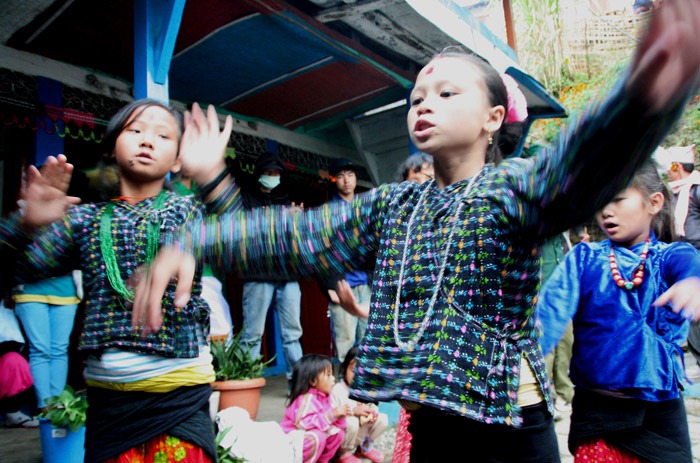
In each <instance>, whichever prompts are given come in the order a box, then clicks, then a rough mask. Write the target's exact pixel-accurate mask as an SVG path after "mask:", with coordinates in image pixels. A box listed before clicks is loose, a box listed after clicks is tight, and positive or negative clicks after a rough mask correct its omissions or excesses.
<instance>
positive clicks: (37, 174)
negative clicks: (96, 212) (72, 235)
mask: <svg viewBox="0 0 700 463" xmlns="http://www.w3.org/2000/svg"><path fill="white" fill-rule="evenodd" d="M72 175H73V165H72V164H69V163H68V160H67V159H66V157H65V156H64V155H62V154H59V155H58V157H53V156H49V157H48V158H47V159H46V162H45V163H44V165H43V166H42V167H41V170H39V169H37V168H36V167H34V166H29V168H28V169H27V184H26V186H25V187H24V188H23V189H22V191H21V192H20V199H21V200H22V201H23V203H24V204H23V209H24V214H23V216H22V219H21V221H22V225H23V226H25V227H40V226H42V225H48V224H50V223H51V222H55V221H56V220H58V219H60V218H61V217H63V216H64V215H65V213H66V211H67V210H68V209H69V208H70V207H71V206H74V205H75V204H78V203H80V198H77V197H75V196H67V195H66V192H67V191H68V186H69V185H70V179H71V176H72Z"/></svg>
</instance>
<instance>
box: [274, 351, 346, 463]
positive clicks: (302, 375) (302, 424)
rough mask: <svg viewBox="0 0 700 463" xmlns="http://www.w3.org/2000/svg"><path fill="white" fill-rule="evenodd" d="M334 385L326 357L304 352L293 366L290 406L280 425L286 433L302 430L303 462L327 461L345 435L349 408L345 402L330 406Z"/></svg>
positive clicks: (330, 366) (320, 462)
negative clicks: (340, 404) (334, 406)
mask: <svg viewBox="0 0 700 463" xmlns="http://www.w3.org/2000/svg"><path fill="white" fill-rule="evenodd" d="M334 384H335V376H334V375H333V363H332V362H331V359H330V357H327V356H325V355H318V354H308V355H305V356H303V357H302V358H301V359H299V361H298V362H297V363H296V364H295V365H294V371H293V372H292V391H291V393H290V395H289V404H290V405H289V406H287V410H286V411H285V413H284V418H283V419H282V422H281V423H280V425H281V426H282V429H283V430H284V432H286V433H290V432H292V431H294V430H297V429H301V430H303V431H304V432H305V434H304V463H316V462H319V463H328V462H329V461H331V459H332V458H333V457H334V456H335V454H336V452H337V451H338V449H339V448H340V444H342V442H343V439H344V438H345V417H346V416H347V415H348V414H349V413H350V410H349V406H347V405H342V406H338V407H336V408H333V406H332V405H331V399H330V394H331V391H332V390H333V385H334Z"/></svg>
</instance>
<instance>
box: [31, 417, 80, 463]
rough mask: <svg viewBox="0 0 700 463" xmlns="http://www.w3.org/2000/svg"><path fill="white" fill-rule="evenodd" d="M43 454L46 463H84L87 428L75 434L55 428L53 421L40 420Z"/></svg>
mask: <svg viewBox="0 0 700 463" xmlns="http://www.w3.org/2000/svg"><path fill="white" fill-rule="evenodd" d="M39 434H40V436H41V452H42V454H43V456H44V463H83V461H84V460H85V426H83V427H82V428H80V429H79V430H78V431H76V432H73V431H71V430H70V429H68V428H54V427H53V426H51V421H49V420H47V419H45V418H42V419H40V420H39Z"/></svg>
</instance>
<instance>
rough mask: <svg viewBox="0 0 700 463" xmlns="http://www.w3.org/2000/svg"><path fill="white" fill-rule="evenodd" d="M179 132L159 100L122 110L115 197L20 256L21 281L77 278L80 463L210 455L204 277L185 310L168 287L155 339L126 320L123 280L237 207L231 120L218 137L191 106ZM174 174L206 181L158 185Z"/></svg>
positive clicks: (70, 217) (111, 130)
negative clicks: (194, 228)
mask: <svg viewBox="0 0 700 463" xmlns="http://www.w3.org/2000/svg"><path fill="white" fill-rule="evenodd" d="M184 127H185V130H184V132H183V119H182V117H181V116H180V114H179V113H178V112H176V111H175V110H173V109H171V108H169V107H168V106H167V105H164V104H162V103H160V102H157V101H154V100H147V99H146V100H138V101H135V102H133V103H131V104H129V105H127V106H125V107H124V108H122V109H121V110H120V111H119V112H118V113H117V114H116V115H115V116H114V117H113V118H112V120H111V121H110V123H109V124H108V127H107V131H106V133H105V139H104V146H105V147H106V150H107V154H108V155H109V156H110V157H111V158H112V159H113V160H114V162H115V164H116V167H117V171H118V173H119V178H120V182H119V194H120V196H119V197H117V198H114V199H111V200H109V201H106V202H100V203H86V204H83V205H80V206H77V207H75V208H72V209H71V210H69V211H68V213H67V214H66V216H65V217H64V218H63V220H61V221H59V222H57V223H54V224H52V225H50V226H49V227H47V228H46V229H45V230H44V231H42V232H41V233H40V234H38V235H37V236H36V237H35V241H34V242H33V243H32V244H31V245H30V246H29V247H28V249H27V250H26V252H25V253H24V256H23V257H24V258H21V259H18V263H17V266H18V278H19V280H20V281H31V280H36V279H43V278H46V277H50V276H52V275H56V274H61V273H65V272H66V271H69V270H72V269H75V268H78V269H80V270H82V271H83V275H84V287H85V296H86V304H85V314H84V320H83V322H82V325H83V328H82V332H81V335H80V345H79V349H80V350H81V351H82V352H83V353H84V354H86V357H87V358H86V364H85V365H86V367H85V370H84V371H85V379H86V382H87V384H88V401H89V405H90V406H89V410H88V418H87V433H86V456H85V461H95V462H105V461H107V462H111V461H115V462H116V461H122V460H124V459H133V458H137V459H141V458H144V459H148V460H149V461H150V460H152V459H153V458H152V456H153V455H154V454H155V453H157V452H162V450H163V448H164V447H163V446H165V447H170V448H168V449H167V452H168V453H170V452H171V451H172V453H173V454H175V455H178V458H180V457H184V458H183V459H179V460H178V461H184V462H205V461H207V462H208V461H214V460H215V459H216V456H215V455H216V448H215V444H214V435H213V431H212V425H211V421H210V418H209V407H208V399H209V396H210V394H211V388H210V386H209V384H210V383H211V382H212V381H213V380H214V371H213V368H212V365H211V355H210V352H209V348H208V344H207V335H208V330H209V307H208V306H207V304H206V302H205V301H204V299H202V297H201V294H200V292H201V273H200V272H197V275H196V277H195V280H194V286H193V290H192V297H191V299H190V301H189V302H188V303H187V304H186V305H184V306H178V307H176V306H175V304H174V301H173V298H174V294H175V285H174V284H171V285H170V286H171V287H170V290H169V291H168V294H167V295H166V296H165V297H164V298H163V310H162V312H161V314H160V316H161V317H162V319H163V327H162V328H161V329H160V330H159V331H158V333H153V332H150V331H148V330H144V329H142V327H143V325H144V323H143V322H144V321H145V320H139V319H135V320H133V321H132V309H131V308H132V303H133V300H134V296H133V291H132V289H131V288H130V287H129V281H130V279H132V278H133V277H134V276H135V275H136V273H137V270H138V269H139V268H140V267H141V266H143V265H144V264H146V263H148V262H149V261H150V260H151V259H152V258H153V256H154V254H155V253H156V251H157V250H158V248H159V247H160V245H161V244H162V243H163V242H164V241H165V239H166V237H167V235H168V234H169V233H171V232H173V231H175V230H177V229H179V228H180V227H182V226H184V225H186V224H187V223H188V222H189V221H191V220H198V219H201V217H202V216H203V215H204V214H206V213H217V212H218V211H219V208H221V207H223V206H225V207H226V208H228V209H229V210H230V209H234V210H235V208H236V207H239V205H238V202H237V200H236V198H237V192H238V187H237V186H236V184H235V182H233V179H231V180H230V181H228V182H223V180H224V179H227V178H229V177H230V175H229V174H228V171H227V170H226V169H225V164H224V158H223V151H224V149H225V147H226V145H227V143H228V140H229V137H230V133H231V127H232V120H231V118H230V116H229V117H227V118H226V122H225V124H224V128H223V130H220V128H219V127H220V126H219V119H218V116H217V114H216V112H215V111H214V109H213V107H210V108H209V109H208V111H207V114H206V115H205V113H204V112H203V111H202V110H201V109H200V108H199V106H198V105H196V104H195V105H194V106H193V108H192V113H191V114H190V113H188V112H186V113H185V118H184ZM180 169H183V171H184V172H186V174H187V175H188V176H190V177H191V178H192V179H193V180H194V181H195V182H196V183H197V184H198V185H202V186H201V187H200V195H199V196H181V195H178V194H176V193H172V192H169V191H166V190H165V189H164V183H165V180H166V177H167V175H168V174H169V173H171V172H177V171H179V170H180ZM203 200H209V201H208V203H207V204H206V205H205V204H203V202H202V201H203ZM127 411H128V413H127V414H125V413H126V412H127ZM125 416H128V418H125ZM119 459H121V460H119Z"/></svg>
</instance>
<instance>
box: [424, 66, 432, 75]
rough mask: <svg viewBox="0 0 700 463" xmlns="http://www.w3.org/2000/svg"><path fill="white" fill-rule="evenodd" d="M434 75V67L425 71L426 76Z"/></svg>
mask: <svg viewBox="0 0 700 463" xmlns="http://www.w3.org/2000/svg"><path fill="white" fill-rule="evenodd" d="M432 73H433V67H432V66H431V67H429V68H428V70H427V71H425V74H426V75H428V74H432Z"/></svg>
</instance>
